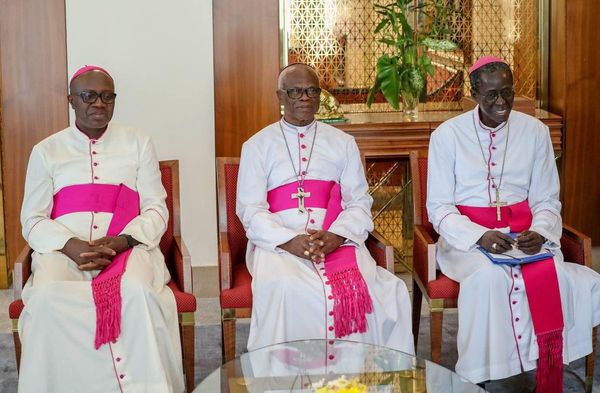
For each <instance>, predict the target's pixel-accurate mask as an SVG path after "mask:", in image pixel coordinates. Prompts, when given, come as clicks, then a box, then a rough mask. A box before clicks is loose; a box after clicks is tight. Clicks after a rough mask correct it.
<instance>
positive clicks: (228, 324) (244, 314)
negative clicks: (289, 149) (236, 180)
mask: <svg viewBox="0 0 600 393" xmlns="http://www.w3.org/2000/svg"><path fill="white" fill-rule="evenodd" d="M239 163H240V159H239V157H217V205H218V209H217V211H218V223H219V234H218V241H219V271H220V283H219V289H220V291H223V290H225V289H229V288H231V280H232V271H231V266H232V264H233V262H235V261H232V260H231V252H230V247H229V239H228V231H227V222H228V217H227V206H226V201H227V194H226V193H227V190H226V186H225V166H226V165H239ZM365 244H366V246H367V248H368V249H369V251H370V252H371V254H372V255H379V254H381V255H383V256H384V257H383V260H378V261H377V264H378V265H379V266H381V267H383V268H385V269H387V270H389V271H390V272H392V273H394V248H393V246H392V245H390V244H389V242H387V241H386V240H385V239H383V237H382V236H381V235H380V234H378V233H377V232H371V233H370V234H369V238H368V239H367V241H366V242H365ZM376 251H377V253H375V252H376ZM251 315H252V309H251V308H226V309H222V310H221V333H222V353H223V363H225V362H227V361H230V360H232V359H233V358H234V357H235V343H236V320H237V319H238V318H250V317H251Z"/></svg>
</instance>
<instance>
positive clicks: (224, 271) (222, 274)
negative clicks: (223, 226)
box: [219, 232, 231, 291]
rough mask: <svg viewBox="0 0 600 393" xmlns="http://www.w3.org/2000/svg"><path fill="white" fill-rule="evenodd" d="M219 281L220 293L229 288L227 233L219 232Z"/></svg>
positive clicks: (229, 271) (229, 272) (229, 252)
mask: <svg viewBox="0 0 600 393" xmlns="http://www.w3.org/2000/svg"><path fill="white" fill-rule="evenodd" d="M219 280H220V290H221V291H223V290H225V289H229V288H231V250H230V249H229V238H228V237H227V232H219Z"/></svg>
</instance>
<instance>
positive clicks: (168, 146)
mask: <svg viewBox="0 0 600 393" xmlns="http://www.w3.org/2000/svg"><path fill="white" fill-rule="evenodd" d="M66 18H67V62H68V68H69V75H71V74H72V73H73V72H74V71H75V70H76V69H77V68H79V67H80V66H82V65H84V64H95V65H100V66H104V67H106V68H107V69H108V70H109V71H110V72H111V74H112V75H113V77H114V79H115V81H116V90H117V93H118V99H117V106H116V109H115V115H114V118H113V121H116V122H119V123H123V124H128V125H133V126H136V127H139V128H141V129H142V130H144V131H145V132H146V133H147V134H148V135H150V136H151V137H152V138H153V140H154V144H155V147H156V150H157V152H158V156H159V159H178V160H179V161H180V172H181V174H180V176H181V204H182V206H181V213H182V232H183V236H184V239H185V241H186V243H187V246H188V248H189V250H190V253H191V255H192V264H193V265H196V266H199V265H216V264H217V238H216V233H217V225H216V207H215V206H216V201H215V178H214V173H215V171H214V157H215V151H214V149H215V147H214V146H215V143H214V115H213V113H214V111H213V101H214V100H213V56H212V54H213V50H212V42H213V40H212V2H211V1H209V0H177V1H173V2H170V1H157V0H127V1H123V0H103V1H81V0H67V1H66ZM72 120H73V116H71V121H72Z"/></svg>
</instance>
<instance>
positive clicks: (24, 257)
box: [9, 160, 196, 392]
mask: <svg viewBox="0 0 600 393" xmlns="http://www.w3.org/2000/svg"><path fill="white" fill-rule="evenodd" d="M160 173H161V178H162V183H163V186H164V187H165V190H166V191H167V208H168V209H169V222H168V227H167V231H166V232H165V234H164V235H163V237H162V239H161V241H160V249H161V251H162V253H163V255H164V256H165V263H166V264H167V266H168V268H169V271H170V273H171V281H170V282H169V283H168V284H167V285H168V286H169V288H171V290H172V291H173V294H174V295H175V302H176V304H177V312H178V314H179V329H180V330H179V332H180V335H181V345H182V357H183V370H184V373H185V384H186V389H187V391H188V392H191V391H192V390H194V334H195V331H194V325H195V318H194V313H195V311H196V298H195V297H194V295H192V267H191V259H190V255H189V253H188V250H187V248H186V246H185V243H184V242H183V239H182V237H181V230H180V213H179V161H176V160H172V161H161V162H160ZM31 253H32V250H31V248H30V247H29V246H26V247H25V248H24V249H23V251H22V252H21V254H20V255H19V256H18V257H17V260H16V261H15V264H14V272H13V288H14V298H15V300H14V301H13V302H12V303H11V304H10V306H9V316H10V319H12V322H13V338H14V342H15V352H16V357H17V370H18V369H19V365H20V360H21V340H20V338H19V331H18V323H19V316H20V315H21V311H23V307H24V304H23V300H21V291H22V289H23V285H24V284H25V282H26V281H27V279H28V278H29V276H30V275H31Z"/></svg>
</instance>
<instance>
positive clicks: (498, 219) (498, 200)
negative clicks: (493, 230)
mask: <svg viewBox="0 0 600 393" xmlns="http://www.w3.org/2000/svg"><path fill="white" fill-rule="evenodd" d="M506 205H508V203H506V202H500V190H499V189H498V187H496V202H494V203H490V206H496V220H497V221H500V220H501V219H502V214H500V206H506Z"/></svg>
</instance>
